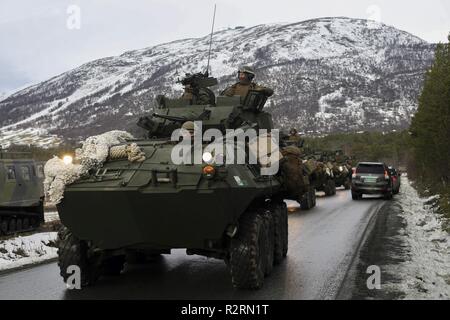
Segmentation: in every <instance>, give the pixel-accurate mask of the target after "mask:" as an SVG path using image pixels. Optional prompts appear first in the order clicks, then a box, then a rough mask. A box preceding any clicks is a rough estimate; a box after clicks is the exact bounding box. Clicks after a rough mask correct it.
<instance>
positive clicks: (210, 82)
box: [178, 72, 218, 89]
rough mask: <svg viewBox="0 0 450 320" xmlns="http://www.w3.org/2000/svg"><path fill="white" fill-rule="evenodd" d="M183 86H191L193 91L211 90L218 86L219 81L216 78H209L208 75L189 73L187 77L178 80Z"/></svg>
mask: <svg viewBox="0 0 450 320" xmlns="http://www.w3.org/2000/svg"><path fill="white" fill-rule="evenodd" d="M178 83H181V84H182V85H183V86H190V87H191V88H193V89H196V88H197V89H198V88H209V87H212V86H215V85H217V84H218V82H217V79H216V78H214V77H209V76H208V73H207V72H205V73H201V72H198V73H194V74H190V73H187V74H186V77H184V78H183V79H181V80H178Z"/></svg>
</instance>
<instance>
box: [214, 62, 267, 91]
mask: <svg viewBox="0 0 450 320" xmlns="http://www.w3.org/2000/svg"><path fill="white" fill-rule="evenodd" d="M240 73H244V74H246V75H247V80H246V81H242V80H239V82H237V83H235V84H233V85H232V86H230V87H228V88H226V89H225V90H223V91H222V92H221V93H220V95H221V96H228V97H232V96H241V97H245V96H246V95H247V93H248V92H249V91H250V90H259V91H264V92H265V94H266V95H267V96H268V97H270V96H271V95H273V90H272V89H270V88H267V87H263V86H260V85H258V84H256V83H255V82H252V80H253V77H254V76H255V73H254V71H253V69H252V68H250V67H248V66H244V67H241V68H240V69H239V71H238V74H240Z"/></svg>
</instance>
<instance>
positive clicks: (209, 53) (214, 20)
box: [206, 4, 217, 77]
mask: <svg viewBox="0 0 450 320" xmlns="http://www.w3.org/2000/svg"><path fill="white" fill-rule="evenodd" d="M216 6H217V5H216V4H214V14H213V21H212V28H211V37H210V38H209V51H208V64H207V66H206V76H207V77H208V76H209V61H210V60H211V46H212V38H213V33H214V23H215V22H216Z"/></svg>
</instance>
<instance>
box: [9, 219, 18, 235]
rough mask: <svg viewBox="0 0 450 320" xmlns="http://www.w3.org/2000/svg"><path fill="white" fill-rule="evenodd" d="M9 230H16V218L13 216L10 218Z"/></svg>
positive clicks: (10, 231) (11, 231)
mask: <svg viewBox="0 0 450 320" xmlns="http://www.w3.org/2000/svg"><path fill="white" fill-rule="evenodd" d="M8 232H9V233H13V232H16V219H14V218H12V219H10V220H9V226H8Z"/></svg>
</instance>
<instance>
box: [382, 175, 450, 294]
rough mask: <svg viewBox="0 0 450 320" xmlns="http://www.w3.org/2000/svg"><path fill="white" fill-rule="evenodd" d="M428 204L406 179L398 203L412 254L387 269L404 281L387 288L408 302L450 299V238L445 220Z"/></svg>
mask: <svg viewBox="0 0 450 320" xmlns="http://www.w3.org/2000/svg"><path fill="white" fill-rule="evenodd" d="M428 201H430V198H420V196H419V194H418V193H417V191H416V190H415V189H414V188H413V187H412V186H411V183H410V181H409V180H408V179H407V178H406V177H404V178H402V187H401V193H400V194H399V196H398V203H399V204H400V205H401V207H402V212H401V214H400V216H401V217H402V218H403V219H404V220H405V222H406V225H405V228H404V229H402V230H401V235H400V237H401V238H402V240H404V241H405V242H406V243H407V245H408V247H409V252H408V253H407V256H406V261H405V262H402V263H400V264H399V265H393V266H387V272H388V273H391V274H392V275H395V276H396V277H399V278H400V279H401V280H402V281H400V283H395V284H386V289H388V290H389V288H391V289H393V290H399V291H401V292H403V293H404V294H405V299H450V250H449V245H450V235H449V234H448V233H447V232H446V231H444V230H443V228H442V225H443V218H442V217H441V216H440V215H438V214H437V213H435V212H434V211H433V209H432V208H431V207H430V206H428V205H426V203H427V202H428Z"/></svg>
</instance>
